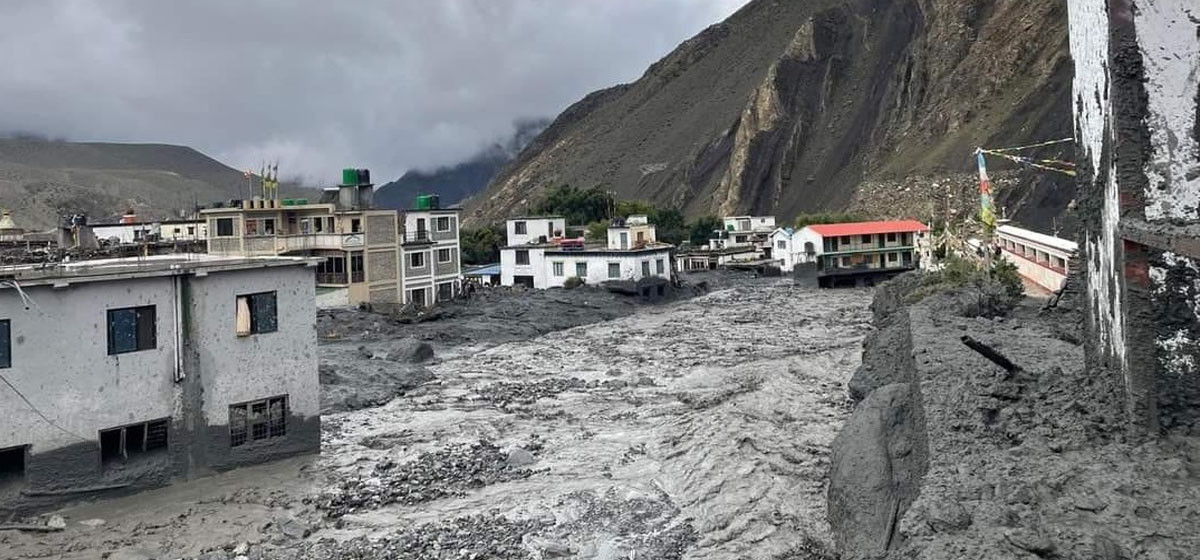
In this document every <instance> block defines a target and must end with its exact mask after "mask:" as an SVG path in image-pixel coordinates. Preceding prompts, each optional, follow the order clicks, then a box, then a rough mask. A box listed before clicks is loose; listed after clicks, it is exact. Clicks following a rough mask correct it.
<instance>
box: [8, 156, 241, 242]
mask: <svg viewBox="0 0 1200 560" xmlns="http://www.w3.org/2000/svg"><path fill="white" fill-rule="evenodd" d="M245 192H246V179H245V178H244V177H243V176H242V172H240V171H238V170H236V169H233V168H230V167H228V166H226V165H225V164H222V163H221V162H219V161H217V160H214V159H212V158H210V157H208V156H206V155H204V154H202V153H200V152H198V151H196V150H194V149H192V148H189V147H186V146H170V145H165V144H109V143H92V142H87V143H81V142H60V141H53V142H51V141H45V140H36V139H25V138H20V139H0V207H3V208H6V209H9V210H11V211H12V212H13V218H14V219H15V221H16V222H17V225H18V226H20V227H24V228H27V229H42V228H47V227H50V226H53V225H55V224H57V223H58V222H59V219H60V217H61V216H63V215H66V214H73V213H76V212H82V213H85V214H87V215H88V216H89V218H90V219H91V220H92V221H94V222H99V221H106V220H110V219H113V218H116V217H119V216H120V215H121V214H122V213H123V212H124V211H126V210H127V209H130V208H132V209H133V210H134V211H136V212H137V213H138V214H139V215H140V216H143V217H145V218H148V219H161V218H169V217H175V216H180V215H183V214H184V213H186V212H188V211H190V210H191V209H192V208H193V207H194V206H195V205H196V204H209V203H212V202H215V201H219V200H228V199H231V198H242V197H244V196H245Z"/></svg>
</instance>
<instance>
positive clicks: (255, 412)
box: [229, 395, 288, 447]
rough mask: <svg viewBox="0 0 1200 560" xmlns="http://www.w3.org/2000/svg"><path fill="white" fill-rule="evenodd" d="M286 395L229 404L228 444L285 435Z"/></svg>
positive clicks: (245, 442)
mask: <svg viewBox="0 0 1200 560" xmlns="http://www.w3.org/2000/svg"><path fill="white" fill-rule="evenodd" d="M287 416H288V404H287V395H284V396H281V397H272V398H269V399H263V400H261V401H252V402H246V403H238V404H234V405H230V406H229V446H230V447H238V446H241V445H245V444H247V443H250V442H254V441H262V440H265V439H271V438H280V437H284V436H286V435H287Z"/></svg>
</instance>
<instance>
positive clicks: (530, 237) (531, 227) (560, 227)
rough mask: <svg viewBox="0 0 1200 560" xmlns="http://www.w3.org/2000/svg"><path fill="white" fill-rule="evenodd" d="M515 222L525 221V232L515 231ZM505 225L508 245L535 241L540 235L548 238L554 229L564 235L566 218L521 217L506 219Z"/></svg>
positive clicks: (552, 234)
mask: <svg viewBox="0 0 1200 560" xmlns="http://www.w3.org/2000/svg"><path fill="white" fill-rule="evenodd" d="M517 222H524V223H525V233H523V234H519V233H517ZM506 227H507V233H508V237H507V238H506V239H507V243H508V244H509V245H525V244H527V243H530V242H536V241H537V240H538V238H539V237H542V236H545V237H546V239H550V238H551V237H553V236H554V232H556V231H557V232H559V233H560V234H564V235H565V234H566V231H567V220H566V219H565V218H522V219H517V220H508V222H507V223H506Z"/></svg>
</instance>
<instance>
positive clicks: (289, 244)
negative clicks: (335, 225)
mask: <svg viewBox="0 0 1200 560" xmlns="http://www.w3.org/2000/svg"><path fill="white" fill-rule="evenodd" d="M362 245H363V234H361V233H310V234H296V235H279V236H276V237H275V249H276V250H277V251H278V252H280V253H286V252H291V251H307V250H309V249H343V248H346V247H361V246H362Z"/></svg>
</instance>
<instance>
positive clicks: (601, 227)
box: [584, 220, 608, 241]
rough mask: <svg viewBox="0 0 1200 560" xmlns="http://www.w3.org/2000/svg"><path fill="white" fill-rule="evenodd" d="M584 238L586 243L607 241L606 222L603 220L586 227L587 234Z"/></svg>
mask: <svg viewBox="0 0 1200 560" xmlns="http://www.w3.org/2000/svg"><path fill="white" fill-rule="evenodd" d="M584 238H585V239H587V240H588V241H607V240H608V222H607V221H605V220H597V221H595V222H592V223H590V224H588V225H587V233H585V234H584Z"/></svg>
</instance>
